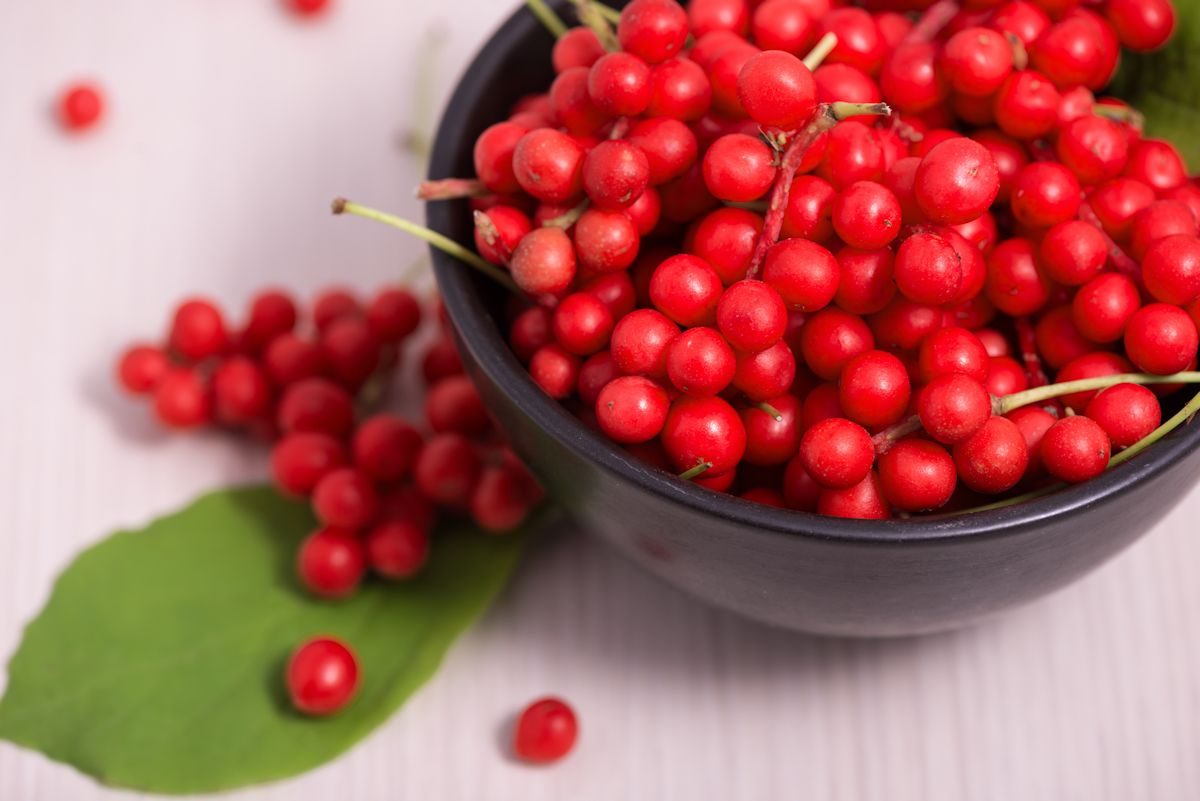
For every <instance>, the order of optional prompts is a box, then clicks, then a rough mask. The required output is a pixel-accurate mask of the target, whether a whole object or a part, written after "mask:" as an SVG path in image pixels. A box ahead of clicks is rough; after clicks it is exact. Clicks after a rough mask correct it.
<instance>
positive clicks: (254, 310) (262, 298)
mask: <svg viewBox="0 0 1200 801" xmlns="http://www.w3.org/2000/svg"><path fill="white" fill-rule="evenodd" d="M296 319H297V312H296V302H295V301H293V300H292V298H291V296H289V295H288V294H287V293H286V292H282V291H280V290H275V289H272V290H267V291H266V292H261V293H259V294H258V295H256V296H255V298H254V300H253V301H251V303H250V319H249V320H247V321H246V327H245V328H244V329H242V342H243V343H244V344H245V346H246V347H248V348H249V349H250V350H251V351H253V352H254V353H259V352H260V351H262V350H263V348H265V347H266V346H267V345H269V344H270V343H271V342H272V341H273V340H274V339H275V338H276V337H279V336H281V335H283V334H286V333H288V332H290V331H291V330H292V329H293V328H295V327H296Z"/></svg>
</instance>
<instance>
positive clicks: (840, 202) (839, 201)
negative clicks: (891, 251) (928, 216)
mask: <svg viewBox="0 0 1200 801" xmlns="http://www.w3.org/2000/svg"><path fill="white" fill-rule="evenodd" d="M900 218H901V210H900V201H899V200H897V199H896V196H895V195H894V194H892V192H891V190H889V189H888V188H887V187H885V186H883V185H882V184H880V183H877V182H875V181H855V182H854V183H852V184H850V185H849V186H847V187H846V188H845V189H843V190H842V191H841V192H839V193H838V194H837V196H836V197H835V198H834V199H833V207H832V208H831V209H830V221H831V222H832V223H833V230H834V231H836V232H837V235H838V236H839V237H841V238H842V241H843V242H845V243H846V244H847V245H849V246H850V247H852V248H859V249H860V250H875V249H878V248H882V247H886V246H887V245H888V244H890V243H891V241H892V240H893V239H895V238H896V236H897V235H899V233H900V222H901V219H900Z"/></svg>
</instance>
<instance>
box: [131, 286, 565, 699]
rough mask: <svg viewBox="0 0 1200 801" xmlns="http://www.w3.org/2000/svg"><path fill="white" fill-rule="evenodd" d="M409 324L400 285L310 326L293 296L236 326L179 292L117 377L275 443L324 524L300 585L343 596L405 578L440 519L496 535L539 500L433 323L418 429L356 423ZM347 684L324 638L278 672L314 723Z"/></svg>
mask: <svg viewBox="0 0 1200 801" xmlns="http://www.w3.org/2000/svg"><path fill="white" fill-rule="evenodd" d="M438 316H439V317H441V315H438ZM421 318H422V313H421V307H420V305H419V304H418V302H417V300H416V299H415V298H414V297H413V296H412V295H411V294H410V293H409V292H408V291H406V290H404V289H400V288H388V289H384V290H382V291H380V292H379V293H378V294H376V295H375V296H374V297H373V298H372V299H371V300H370V301H369V302H368V303H366V304H363V303H361V302H360V301H359V300H358V299H357V298H356V297H355V296H354V295H353V294H351V293H350V292H348V291H346V290H342V289H334V290H330V291H327V292H325V293H323V294H321V295H320V296H319V297H318V298H317V299H316V300H315V302H314V303H313V306H312V313H311V324H310V325H306V321H305V320H304V319H302V315H301V314H300V312H299V310H298V309H297V306H296V303H295V302H294V301H293V300H292V299H291V297H289V296H288V295H287V294H285V293H283V292H279V291H274V290H272V291H267V292H263V293H261V294H259V295H258V296H257V297H256V298H255V299H254V300H253V302H252V303H251V306H250V310H249V314H248V318H247V320H246V322H245V324H244V325H242V326H241V327H240V328H236V329H233V328H231V327H230V326H229V325H228V324H227V322H226V320H225V316H224V315H223V314H222V312H221V310H220V309H218V308H217V307H216V306H215V305H214V304H213V303H211V302H210V301H207V300H203V299H191V300H187V301H185V302H184V303H182V304H181V305H179V307H178V308H177V309H176V311H175V314H174V317H173V319H172V321H171V325H170V329H169V331H168V335H167V341H166V343H165V344H163V345H152V344H141V345H135V346H133V347H131V348H129V349H128V350H127V351H126V352H125V353H124V355H123V356H122V357H121V359H120V361H119V363H118V366H117V377H118V381H119V383H120V385H121V386H122V387H123V388H124V389H125V390H126V391H128V392H129V393H131V394H134V395H139V396H145V397H148V398H149V399H150V400H151V402H152V404H153V409H154V413H155V415H156V416H157V418H158V419H159V420H160V421H161V422H162V423H163V424H164V425H166V426H169V427H171V428H175V429H191V428H196V427H200V426H205V425H214V426H220V427H222V428H226V429H229V430H233V431H239V432H243V433H249V434H252V435H254V436H256V437H258V438H261V439H267V440H269V441H271V442H273V450H272V453H271V467H272V474H273V476H274V480H275V483H276V485H277V486H278V487H279V489H280V491H282V492H284V493H286V494H288V495H291V496H296V497H305V498H310V499H311V502H312V505H313V510H314V512H315V513H316V516H317V518H318V520H320V522H321V523H322V527H321V528H320V529H319V530H317V531H316V532H314V533H313V534H311V535H310V536H309V537H308V538H307V539H305V540H304V542H303V543H302V544H301V546H300V550H299V553H298V555H297V560H296V569H297V573H298V576H299V580H300V582H301V584H302V585H303V586H304V587H305V588H306V589H308V590H309V591H310V592H312V593H313V594H315V595H318V596H321V597H324V598H342V597H345V596H347V595H349V594H351V593H353V592H354V591H355V590H356V589H357V587H358V586H359V583H360V582H361V581H362V580H363V578H364V576H365V575H366V573H367V570H368V569H370V570H371V571H372V572H374V573H375V574H376V575H378V576H380V577H382V578H384V579H388V580H403V579H407V578H410V577H412V576H413V575H415V574H416V573H418V572H419V571H420V569H421V568H422V566H423V565H424V564H425V562H426V559H427V558H428V555H429V550H430V532H431V530H432V527H433V525H434V522H435V519H436V517H437V515H438V514H439V513H443V512H444V513H448V514H455V515H458V514H461V515H467V516H469V517H470V518H471V519H472V520H474V521H475V522H476V523H477V524H479V525H480V526H481V527H482V528H484V529H485V530H487V531H490V532H494V533H502V532H505V531H509V530H511V529H513V528H515V527H516V526H518V525H519V524H520V523H521V522H522V521H523V520H524V519H525V517H526V516H527V515H528V513H529V511H530V510H531V509H532V508H533V507H534V506H535V505H536V504H537V503H538V502H539V501H540V499H541V489H540V488H539V487H538V485H537V483H536V482H535V481H534V480H533V478H532V477H531V476H530V475H529V473H528V472H527V471H526V469H525V467H524V466H523V465H522V464H521V463H520V462H519V461H518V460H517V459H516V457H515V456H514V455H513V454H512V452H511V451H510V450H509V449H508V448H507V447H506V446H505V445H504V444H503V440H502V438H501V437H500V435H499V432H497V431H496V430H495V429H494V428H493V426H492V423H491V420H490V418H489V417H488V415H487V412H486V410H485V408H484V405H483V402H482V401H481V400H480V398H479V395H478V393H477V392H476V391H475V387H474V385H472V383H471V381H470V380H469V379H468V378H467V377H466V376H465V375H464V374H463V367H462V362H461V361H460V359H459V356H458V352H457V350H456V349H455V346H454V343H453V341H452V340H451V339H450V338H449V336H448V332H447V331H446V330H445V328H444V323H443V327H441V329H440V331H439V334H438V335H437V336H435V337H433V338H432V341H431V344H429V345H428V347H427V348H426V349H425V351H424V355H423V358H422V362H421V368H422V372H423V375H424V379H425V384H426V388H425V394H424V411H425V418H426V419H425V422H426V424H427V427H428V430H429V432H430V434H429V436H426V435H425V434H424V433H423V432H422V431H421V430H419V429H418V427H417V426H416V425H414V424H412V423H410V422H408V421H407V420H405V419H403V418H401V417H399V416H396V415H393V414H388V413H377V414H373V415H370V416H366V417H365V418H363V419H359V417H360V415H359V412H358V409H357V408H356V406H357V407H358V408H361V407H362V406H363V405H364V404H368V402H369V399H370V396H372V395H379V394H380V393H381V390H382V389H383V388H384V387H385V385H386V383H387V379H388V378H390V377H391V374H392V373H393V372H394V370H395V367H396V366H397V364H398V363H399V361H400V357H401V353H402V348H403V346H404V345H405V343H406V341H408V340H409V339H410V338H412V337H413V335H414V334H415V333H416V332H417V329H418V326H419V324H420V322H421ZM356 684H357V668H356V667H355V661H354V657H353V654H352V653H351V652H350V651H349V649H348V648H347V647H346V646H345V645H344V644H342V643H338V642H336V641H330V640H324V639H321V640H315V641H312V642H310V643H307V644H305V645H304V646H303V647H301V648H300V649H299V650H298V651H297V652H296V654H295V655H294V656H293V660H292V662H291V665H290V667H289V672H288V685H289V688H290V689H291V692H292V695H293V699H294V700H295V702H296V705H297V708H299V709H301V710H302V711H305V712H308V713H311V714H328V713H331V712H334V711H336V710H337V709H340V708H341V707H342V706H344V705H345V703H347V702H348V701H349V700H350V698H351V696H352V695H353V691H354V687H355V686H356Z"/></svg>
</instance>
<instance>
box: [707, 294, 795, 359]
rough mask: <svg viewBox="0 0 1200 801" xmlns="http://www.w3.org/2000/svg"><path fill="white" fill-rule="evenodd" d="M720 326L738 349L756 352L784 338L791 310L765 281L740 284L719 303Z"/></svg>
mask: <svg viewBox="0 0 1200 801" xmlns="http://www.w3.org/2000/svg"><path fill="white" fill-rule="evenodd" d="M717 327H718V328H719V329H720V330H721V334H722V335H723V336H724V337H725V339H726V340H727V341H728V342H729V344H730V345H732V346H733V347H734V348H735V349H737V350H740V351H746V352H750V353H756V352H758V351H760V350H765V349H766V348H769V347H771V346H772V345H774V344H775V343H776V342H778V341H779V340H780V338H781V337H782V336H783V332H784V331H785V330H786V329H787V307H786V306H784V304H783V299H782V298H780V296H779V293H778V292H776V291H775V290H774V289H772V288H771V287H770V286H768V285H767V284H765V283H763V282H762V281H755V280H750V279H746V280H742V281H738V282H737V283H736V284H734V285H733V286H731V287H729V288H728V289H727V290H725V293H724V294H723V295H722V296H721V300H720V302H719V303H718V304H717Z"/></svg>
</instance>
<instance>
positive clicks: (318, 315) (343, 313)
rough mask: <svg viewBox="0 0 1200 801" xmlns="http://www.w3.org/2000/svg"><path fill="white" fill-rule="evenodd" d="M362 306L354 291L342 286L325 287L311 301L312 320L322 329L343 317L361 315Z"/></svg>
mask: <svg viewBox="0 0 1200 801" xmlns="http://www.w3.org/2000/svg"><path fill="white" fill-rule="evenodd" d="M361 316H362V306H361V305H360V304H359V302H358V298H356V297H355V296H354V293H353V292H351V291H350V290H348V289H344V288H342V287H332V288H330V289H326V290H325V291H323V292H322V293H321V294H320V295H318V296H317V299H316V301H314V302H313V322H314V323H315V324H316V326H317V330H318V331H324V330H325V329H326V328H328V327H329V326H330V325H331V324H332V323H334V322H336V321H338V320H340V319H342V318H343V317H361Z"/></svg>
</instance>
